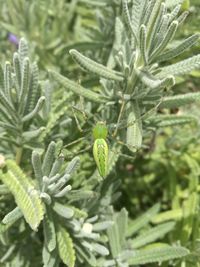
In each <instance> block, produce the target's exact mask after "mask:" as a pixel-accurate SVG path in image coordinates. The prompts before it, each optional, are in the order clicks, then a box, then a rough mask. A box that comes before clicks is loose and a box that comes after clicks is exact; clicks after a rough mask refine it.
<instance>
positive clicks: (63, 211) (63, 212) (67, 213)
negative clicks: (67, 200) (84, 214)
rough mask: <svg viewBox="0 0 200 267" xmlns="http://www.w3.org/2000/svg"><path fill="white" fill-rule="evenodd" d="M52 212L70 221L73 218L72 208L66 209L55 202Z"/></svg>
mask: <svg viewBox="0 0 200 267" xmlns="http://www.w3.org/2000/svg"><path fill="white" fill-rule="evenodd" d="M53 210H54V211H55V212H56V213H57V214H58V215H60V216H62V217H64V218H66V219H70V218H72V217H73V216H74V211H73V209H72V208H70V207H67V206H65V205H63V204H60V203H58V202H55V203H54V205H53Z"/></svg>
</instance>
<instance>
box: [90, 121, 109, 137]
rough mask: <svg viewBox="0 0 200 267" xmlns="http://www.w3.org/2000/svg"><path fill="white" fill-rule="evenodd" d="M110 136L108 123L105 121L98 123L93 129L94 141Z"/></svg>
mask: <svg viewBox="0 0 200 267" xmlns="http://www.w3.org/2000/svg"><path fill="white" fill-rule="evenodd" d="M107 135H108V128H107V126H106V123H105V122H103V121H100V122H97V123H96V125H95V126H94V128H93V137H94V139H95V140H96V139H101V138H102V139H106V137H107Z"/></svg>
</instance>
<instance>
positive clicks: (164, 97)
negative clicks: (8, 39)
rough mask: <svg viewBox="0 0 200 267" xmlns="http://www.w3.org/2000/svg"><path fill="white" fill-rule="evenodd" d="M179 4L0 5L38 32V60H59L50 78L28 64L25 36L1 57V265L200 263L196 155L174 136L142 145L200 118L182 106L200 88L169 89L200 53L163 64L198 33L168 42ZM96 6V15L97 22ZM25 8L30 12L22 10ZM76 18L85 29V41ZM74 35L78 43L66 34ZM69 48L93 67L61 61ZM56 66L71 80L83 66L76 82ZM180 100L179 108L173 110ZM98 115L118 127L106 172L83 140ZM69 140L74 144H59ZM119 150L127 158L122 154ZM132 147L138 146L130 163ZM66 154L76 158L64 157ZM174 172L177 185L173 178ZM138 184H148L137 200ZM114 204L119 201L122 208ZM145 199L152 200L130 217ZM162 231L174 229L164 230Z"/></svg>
mask: <svg viewBox="0 0 200 267" xmlns="http://www.w3.org/2000/svg"><path fill="white" fill-rule="evenodd" d="M182 2H183V1H173V3H172V2H171V1H169V0H168V1H166V2H164V1H161V0H151V1H149V0H145V1H140V0H135V1H127V0H123V1H120V0H112V1H107V0H103V1H101V2H99V3H97V1H95V0H80V1H74V0H72V1H71V2H67V1H64V0H63V1H53V0H52V1H50V2H49V1H41V0H37V1H34V3H32V2H29V1H23V0H20V1H18V2H15V1H10V2H9V4H5V3H1V5H2V7H3V10H5V11H6V12H5V13H4V14H3V13H2V14H1V16H4V21H6V22H4V23H3V24H2V25H3V27H4V29H7V30H9V31H10V32H13V33H15V34H17V35H20V34H21V33H23V35H25V36H26V37H27V38H28V39H29V40H34V41H35V42H36V44H37V46H35V45H32V46H31V49H32V51H34V53H35V54H34V55H33V57H34V58H37V57H38V59H39V65H40V66H41V68H42V69H47V68H49V67H51V66H52V67H51V68H53V70H51V71H50V78H51V82H50V81H48V80H45V79H44V78H43V79H42V77H44V76H45V77H47V74H46V73H44V75H42V76H41V79H39V73H38V67H37V64H36V63H31V60H30V53H28V44H27V42H26V40H25V39H24V38H22V39H21V40H20V42H19V48H18V52H15V53H14V55H13V65H12V64H11V63H9V62H7V61H6V63H5V64H4V67H3V68H1V71H0V97H1V98H0V137H1V146H0V152H1V155H0V180H1V184H0V207H1V209H0V216H1V223H0V243H1V248H2V249H1V251H0V266H2V267H4V266H9V267H12V266H13V267H14V266H19V267H20V266H22V267H24V266H27V267H29V266H30V267H34V266H44V267H47V266H48V267H58V266H63V265H64V266H69V267H73V266H82V267H86V266H96V267H98V266H99V267H103V266H105V267H109V266H110V267H122V266H123V267H128V266H140V265H146V264H148V266H149V264H152V266H156V265H154V264H157V263H160V264H161V266H169V264H171V262H172V263H173V264H174V265H176V266H180V264H182V266H184V265H185V264H188V266H194V264H196V262H197V265H196V266H198V261H199V257H198V250H199V242H198V240H199V235H200V233H199V229H200V228H199V224H200V222H199V219H198V208H199V197H198V194H199V185H198V176H199V173H200V171H199V162H198V159H197V158H198V156H196V157H195V155H192V156H189V155H188V153H187V152H185V151H183V150H180V154H178V155H177V154H175V153H174V151H175V149H176V148H175V149H172V148H171V146H169V147H167V150H166V149H163V146H158V149H157V150H156V151H155V152H154V153H153V154H149V153H147V154H146V152H147V151H150V150H152V149H153V148H152V145H154V141H155V133H156V132H163V127H166V126H170V129H171V127H172V126H174V125H177V127H178V126H179V125H182V124H186V123H194V124H195V122H196V121H198V120H197V119H196V117H195V116H192V115H191V114H188V112H187V109H183V108H182V109H181V110H180V107H182V106H184V105H186V104H191V103H193V102H195V101H197V100H199V98H200V93H199V92H195V93H185V94H183V93H182V94H179V95H175V96H173V94H172V90H171V87H172V86H173V85H174V84H175V78H176V77H177V76H180V75H183V74H188V73H189V72H191V71H192V70H195V69H198V68H199V66H200V57H199V55H195V56H193V57H190V58H187V59H183V60H182V59H181V61H179V62H175V63H173V64H170V65H165V66H163V65H162V64H163V62H164V63H165V62H166V61H167V62H169V60H174V58H176V57H177V56H178V55H180V54H182V53H183V52H184V51H185V50H187V49H188V48H190V47H191V46H192V45H194V44H195V43H196V42H197V40H198V34H195V35H192V36H190V37H187V39H184V40H183V41H180V42H179V43H178V44H177V45H175V46H171V47H170V42H171V41H172V39H173V38H174V36H175V33H176V30H177V28H178V27H179V25H180V24H182V22H183V20H184V19H185V17H186V15H187V12H183V13H180V10H181V3H182ZM58 3H59V4H58ZM78 3H79V4H80V5H78ZM55 7H56V8H55ZM88 7H90V9H89V10H88ZM93 8H95V10H96V14H98V16H97V21H96V22H95V27H92V24H93V22H94V17H95V16H94V10H93ZM25 10H28V11H29V12H27V13H26V15H25V16H21V14H22V13H23V12H22V11H24V12H25ZM44 10H48V12H46V13H45V14H44ZM59 11H60V13H59V14H60V16H58V18H57V16H56V15H57V12H59ZM67 15H69V16H68V21H67V22H66V24H64V23H63V21H64V18H65V17H66V16H67ZM31 18H34V20H31ZM12 19H15V21H14V22H12ZM86 19H88V20H91V21H89V22H87V23H86ZM36 20H37V21H38V23H35V21H36ZM28 22H29V23H28ZM30 22H31V23H30ZM33 22H34V23H33ZM40 22H41V23H40ZM80 24H81V25H80ZM23 25H24V26H25V27H23ZM61 25H62V27H63V28H62V31H65V34H63V35H61V34H60V33H61V28H60V27H61ZM77 25H78V26H77ZM87 25H89V27H88V28H87ZM98 25H99V28H98ZM76 27H77V28H78V29H82V31H80V32H79V36H78V39H76V34H77V32H78V30H77V31H76ZM101 30H102V31H101ZM38 32H40V33H41V34H40V35H38V34H37V33H38ZM84 33H87V38H86V39H85V37H83V35H84ZM82 34H83V35H82ZM71 36H73V41H75V42H76V44H74V45H72V44H70V42H68V43H67V45H66V44H63V43H64V42H66V40H70V37H71ZM79 38H80V39H79ZM105 38H106V40H108V43H106V45H105V46H104V45H103V43H104V40H105ZM79 40H80V42H79ZM70 46H71V48H72V49H71V50H70V55H71V56H72V58H73V59H74V60H75V62H76V63H78V65H80V67H81V68H82V69H83V70H84V71H86V72H88V73H89V74H85V73H84V74H83V73H82V72H81V71H79V70H77V67H75V66H74V65H73V64H72V62H71V61H69V62H71V64H70V66H67V65H66V64H65V63H64V60H65V58H66V55H65V57H64V59H63V58H62V57H63V53H64V51H66V50H69V48H70ZM75 48H76V49H75ZM79 48H82V49H79ZM78 50H79V51H78ZM80 50H81V51H82V52H83V51H86V52H85V53H84V54H83V53H81V52H80ZM94 50H97V51H95V53H94V54H93V51H94ZM58 51H59V52H58ZM57 53H58V54H59V53H60V54H59V56H58V57H57V55H58V54H57ZM50 54H51V56H50V57H49V56H48V55H50ZM44 55H46V56H45V58H46V60H44V61H43V58H44ZM54 56H55V59H54ZM59 59H60V60H61V63H60V64H58V62H59ZM99 62H101V63H99ZM74 68H76V72H75V74H74V75H71V74H70V71H71V70H73V69H74ZM55 69H56V70H58V69H61V70H62V71H65V73H66V72H67V73H68V74H69V75H70V78H73V79H77V76H76V75H78V74H77V73H79V74H81V75H82V79H81V84H80V83H77V82H74V81H73V80H72V79H69V78H66V77H64V76H62V75H61V74H59V73H58V72H57V71H55ZM86 87H93V89H92V90H91V89H87V88H86ZM54 88H56V90H53V89H54ZM176 109H179V110H180V111H181V112H180V114H178V113H176V112H175V113H174V112H173V110H176ZM94 113H96V114H97V115H95V116H94V115H93V114H94ZM74 115H75V116H74ZM74 117H75V120H74ZM94 117H97V119H100V120H105V121H106V122H107V125H108V129H109V132H111V133H112V135H113V136H115V138H109V139H110V145H109V147H110V149H112V150H111V151H110V154H109V162H108V177H106V179H104V180H102V178H101V177H100V176H99V174H98V171H97V170H95V164H94V160H93V159H92V158H91V155H90V153H88V152H85V148H86V147H87V146H88V145H89V146H90V141H89V140H87V139H84V138H83V135H85V134H84V131H82V129H87V130H88V131H89V132H91V131H92V127H93V126H91V123H90V122H91V120H93V118H94ZM75 121H76V123H75ZM77 126H78V127H77ZM79 130H81V131H82V132H81V133H80V132H79ZM171 136H172V133H171V132H170V133H169V139H170V137H171ZM183 139H184V138H182V139H181V140H183ZM80 140H81V141H80ZM119 140H120V141H119ZM78 141H79V142H78ZM63 142H64V144H68V143H69V142H71V145H70V146H68V147H67V149H65V150H64V149H63ZM169 142H170V141H169ZM189 142H190V143H191V142H192V139H190V140H189ZM172 143H173V142H172ZM173 144H175V145H176V144H177V143H176V140H175V141H174V143H173ZM124 145H125V146H124ZM143 147H144V148H145V149H146V150H142V148H143ZM172 147H173V146H172ZM180 147H182V149H183V147H184V145H183V144H181V145H180ZM123 149H124V150H123ZM138 150H139V151H138ZM80 151H83V154H82V155H81V153H80ZM121 151H123V152H125V153H126V155H125V156H126V157H125V159H122V158H120V160H119V161H118V158H119V153H120V152H121ZM136 152H137V153H136ZM183 152H185V153H183ZM74 153H77V154H80V155H79V156H74ZM133 153H134V154H133ZM128 155H129V156H131V157H133V155H134V156H137V158H136V160H135V162H134V165H133V164H132V163H130V158H131V157H128ZM180 155H181V161H180V162H179V157H180ZM66 156H70V157H72V159H71V160H68V161H67V162H66V160H65V158H66ZM162 157H163V161H161V160H160V161H159V160H158V159H160V158H162ZM127 158H129V161H128V160H127ZM169 159H170V164H169ZM171 159H172V160H171ZM141 160H142V162H143V163H144V165H143V164H140V163H139V162H140V161H141ZM117 161H118V162H119V164H117V166H116V162H117ZM135 166H137V167H135ZM144 166H145V168H147V167H146V166H148V168H147V169H146V170H144ZM134 167H135V168H136V169H137V170H136V171H135V172H134V173H133V172H132V170H133V168H134ZM121 168H122V171H121ZM118 169H119V171H118ZM155 170H157V171H155ZM127 172H129V175H127ZM179 172H180V173H181V174H180V175H181V176H182V177H181V178H182V179H183V180H182V181H181V183H179V181H178V179H176V174H177V173H179ZM166 173H167V175H166ZM117 174H118V175H117ZM164 174H165V175H164ZM161 178H162V179H161ZM179 184H180V185H179ZM120 187H121V188H123V190H124V191H125V192H126V194H129V200H128V201H129V203H130V205H127V208H128V209H129V211H130V215H131V216H129V215H128V212H127V210H126V209H125V208H123V207H121V206H122V205H120V201H119V198H120V196H121V192H120ZM152 188H154V190H153V193H152V192H150V191H151V190H149V189H152ZM163 188H165V190H164V189H163ZM145 189H146V192H144V190H145ZM141 192H142V194H143V193H145V194H146V195H145V194H144V196H143V197H142V198H141V195H142V194H141ZM162 194H163V195H162ZM13 198H14V199H13ZM155 202H157V204H155ZM114 205H115V207H116V206H118V207H119V206H120V208H119V209H118V211H116V210H115V208H114ZM146 207H151V208H150V209H148V210H147V211H146V212H145V213H143V214H142V215H140V216H139V217H138V218H137V219H135V214H136V213H137V214H139V213H141V210H142V211H144V209H146ZM161 208H162V210H161ZM163 210H164V211H163ZM131 217H134V219H131ZM167 234H168V239H163V237H164V236H166V235H167ZM160 240H162V241H160ZM159 241H160V242H159ZM166 264H167V265H166ZM192 264H193V265H192Z"/></svg>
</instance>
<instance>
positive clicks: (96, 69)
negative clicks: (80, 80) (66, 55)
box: [69, 49, 124, 81]
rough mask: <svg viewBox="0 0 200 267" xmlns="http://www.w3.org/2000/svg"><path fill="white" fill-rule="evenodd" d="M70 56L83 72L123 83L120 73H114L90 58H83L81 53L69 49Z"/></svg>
mask: <svg viewBox="0 0 200 267" xmlns="http://www.w3.org/2000/svg"><path fill="white" fill-rule="evenodd" d="M69 52H70V54H71V55H72V57H73V58H74V59H75V61H76V62H77V63H78V64H79V65H80V66H81V67H82V68H83V69H85V70H87V71H89V72H91V73H94V74H97V75H99V76H100V77H103V78H105V79H111V80H115V81H123V80H124V77H123V74H122V73H121V72H117V71H114V70H112V69H109V68H107V67H105V66H103V65H101V64H99V63H97V62H95V61H93V60H91V59H90V58H87V57H85V56H84V55H82V54H81V53H79V52H78V51H77V50H75V49H71V50H70V51H69Z"/></svg>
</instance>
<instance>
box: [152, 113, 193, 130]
mask: <svg viewBox="0 0 200 267" xmlns="http://www.w3.org/2000/svg"><path fill="white" fill-rule="evenodd" d="M148 120H149V121H151V123H152V124H154V123H155V125H156V127H168V126H175V125H182V124H185V123H192V122H195V121H196V117H194V116H189V115H173V114H172V115H157V116H152V117H151V118H149V119H148Z"/></svg>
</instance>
